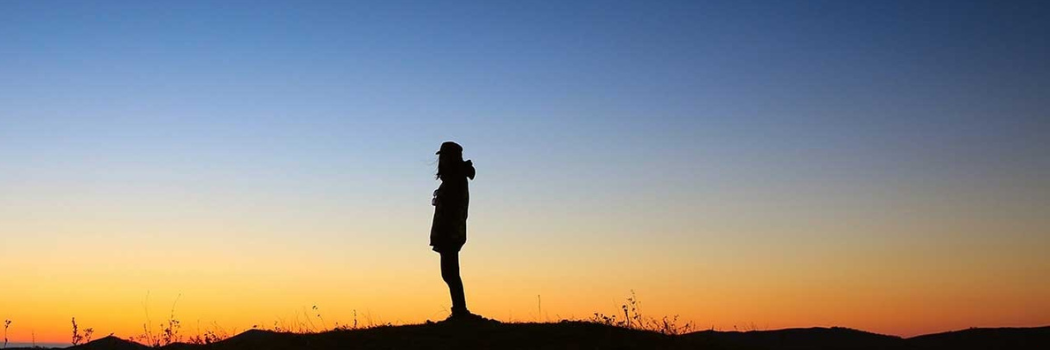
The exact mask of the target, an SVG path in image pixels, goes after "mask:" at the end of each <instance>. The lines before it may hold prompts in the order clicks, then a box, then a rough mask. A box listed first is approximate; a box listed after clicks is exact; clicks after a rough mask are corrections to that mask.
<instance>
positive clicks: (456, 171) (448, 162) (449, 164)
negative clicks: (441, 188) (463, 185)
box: [434, 151, 466, 179]
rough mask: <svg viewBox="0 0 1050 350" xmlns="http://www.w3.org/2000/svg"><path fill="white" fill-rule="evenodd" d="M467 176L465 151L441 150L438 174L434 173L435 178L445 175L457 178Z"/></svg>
mask: <svg viewBox="0 0 1050 350" xmlns="http://www.w3.org/2000/svg"><path fill="white" fill-rule="evenodd" d="M461 176H466V175H465V174H464V173H463V153H462V152H447V151H446V152H441V153H440V154H438V170H437V174H434V178H435V179H443V178H445V177H448V178H455V177H461Z"/></svg>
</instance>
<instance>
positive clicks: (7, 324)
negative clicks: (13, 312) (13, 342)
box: [4, 320, 11, 349]
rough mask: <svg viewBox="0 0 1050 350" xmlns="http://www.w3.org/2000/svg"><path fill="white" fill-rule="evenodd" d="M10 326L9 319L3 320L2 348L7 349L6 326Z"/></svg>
mask: <svg viewBox="0 0 1050 350" xmlns="http://www.w3.org/2000/svg"><path fill="white" fill-rule="evenodd" d="M8 327H11V320H4V349H7V328H8Z"/></svg>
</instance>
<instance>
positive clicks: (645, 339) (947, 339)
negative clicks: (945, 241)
mask: <svg viewBox="0 0 1050 350" xmlns="http://www.w3.org/2000/svg"><path fill="white" fill-rule="evenodd" d="M23 349H25V348H23ZM67 349H71V350H147V349H150V348H149V347H146V346H144V345H142V344H138V343H134V342H131V341H127V340H124V339H120V338H117V337H113V336H109V337H105V338H102V339H98V340H95V341H92V342H90V343H87V344H82V345H79V346H76V347H70V348H67ZM161 349H164V350H249V349H251V350H284V349H318V350H336V349H339V350H342V349H368V350H372V349H408V350H411V349H715V350H718V349H726V350H745V349H746V350H761V349H791V350H802V349H841V350H848V349H857V350H867V349H902V350H926V349H952V350H977V349H1033V350H1035V349H1038V350H1046V349H1050V326H1047V327H1037V328H972V329H967V330H961V331H953V332H945V333H937V334H928V335H922V336H917V337H912V338H907V339H904V338H900V337H896V336H890V335H882V334H875V333H870V332H865V331H860V330H855V329H849V328H839V327H833V328H793V329H780V330H771V331H749V332H735V331H734V332H719V331H712V330H708V331H699V332H693V333H689V334H685V335H681V336H668V335H662V334H658V333H654V332H649V331H640V330H631V329H625V328H619V327H612V326H605V325H600V324H594V323H587V322H569V321H564V322H560V323H505V324H500V323H467V324H463V323H459V324H456V323H445V322H439V323H434V324H421V325H407V326H384V327H376V328H369V329H359V330H337V331H329V332H324V333H316V334H293V333H277V332H272V331H263V330H249V331H246V332H244V333H241V334H238V335H236V336H234V337H231V338H229V339H226V340H223V341H220V342H217V343H213V344H208V345H192V344H182V343H178V344H171V345H168V346H164V347H162V348H161ZM12 350H14V348H12Z"/></svg>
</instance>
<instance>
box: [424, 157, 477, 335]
mask: <svg viewBox="0 0 1050 350" xmlns="http://www.w3.org/2000/svg"><path fill="white" fill-rule="evenodd" d="M437 154H438V172H437V178H438V179H439V180H441V186H439V187H438V189H437V190H436V191H434V199H433V201H432V204H433V205H434V224H433V225H432V226H431V228H430V245H431V246H432V247H433V248H434V251H436V252H438V253H439V254H441V278H442V279H444V280H445V283H447V284H448V290H449V293H450V294H452V315H451V316H450V317H449V318H450V319H460V318H471V317H477V316H475V315H473V314H471V313H470V311H468V310H467V299H466V296H464V294H463V280H462V279H460V277H459V250H460V249H461V248H463V244H464V243H466V242H467V205H469V204H470V193H469V191H468V190H467V179H468V178H469V179H471V180H473V179H474V165H473V164H472V163H471V161H469V160H468V161H463V147H461V146H460V145H459V144H457V143H455V142H451V141H450V142H445V143H442V144H441V149H440V150H439V151H438V152H437Z"/></svg>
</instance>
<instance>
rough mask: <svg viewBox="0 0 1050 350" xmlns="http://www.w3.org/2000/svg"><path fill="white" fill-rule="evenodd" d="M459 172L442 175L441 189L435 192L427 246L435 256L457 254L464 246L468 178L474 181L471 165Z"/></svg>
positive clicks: (469, 163) (465, 165) (468, 202)
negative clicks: (440, 253) (428, 244)
mask: <svg viewBox="0 0 1050 350" xmlns="http://www.w3.org/2000/svg"><path fill="white" fill-rule="evenodd" d="M459 170H460V171H459V172H455V173H452V174H442V175H441V186H439V187H438V189H437V190H436V191H434V199H433V202H432V204H433V205H434V223H433V225H431V227H430V245H431V246H432V247H434V248H433V249H434V251H437V252H457V251H459V249H460V248H462V247H463V244H465V243H466V242H467V207H468V206H469V205H470V191H469V190H468V188H467V178H470V179H474V165H473V163H471V161H469V160H468V161H465V162H463V166H462V167H461V168H460V169H459Z"/></svg>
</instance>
